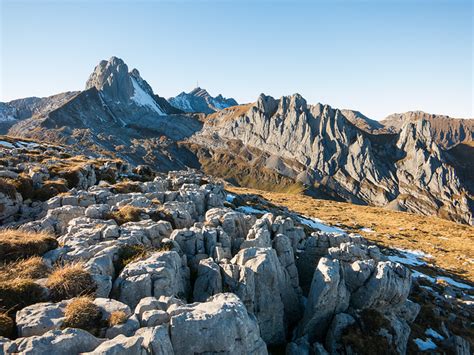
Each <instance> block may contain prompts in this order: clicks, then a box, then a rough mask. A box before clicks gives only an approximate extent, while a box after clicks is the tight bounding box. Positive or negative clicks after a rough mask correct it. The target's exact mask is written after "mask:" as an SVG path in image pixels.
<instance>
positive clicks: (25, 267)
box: [0, 256, 49, 281]
mask: <svg viewBox="0 0 474 355" xmlns="http://www.w3.org/2000/svg"><path fill="white" fill-rule="evenodd" d="M48 274H49V268H48V266H47V265H46V264H45V263H44V261H43V259H42V258H41V257H39V256H33V257H31V258H28V259H23V260H17V261H14V262H12V263H9V264H4V265H2V266H0V281H9V280H11V279H14V278H20V279H41V278H43V277H46V276H48Z"/></svg>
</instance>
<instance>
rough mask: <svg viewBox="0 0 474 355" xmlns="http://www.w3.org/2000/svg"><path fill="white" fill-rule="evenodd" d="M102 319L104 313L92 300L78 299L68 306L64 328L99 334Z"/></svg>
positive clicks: (86, 298) (65, 312) (87, 298)
mask: <svg viewBox="0 0 474 355" xmlns="http://www.w3.org/2000/svg"><path fill="white" fill-rule="evenodd" d="M101 318H102V312H101V310H100V308H99V307H98V306H97V305H95V304H94V302H92V299H91V298H89V297H77V298H75V299H73V300H72V301H71V302H70V303H69V304H68V305H67V306H66V309H65V311H64V323H63V328H79V329H84V330H87V331H88V332H90V333H92V334H97V333H98V330H99V328H100V327H101Z"/></svg>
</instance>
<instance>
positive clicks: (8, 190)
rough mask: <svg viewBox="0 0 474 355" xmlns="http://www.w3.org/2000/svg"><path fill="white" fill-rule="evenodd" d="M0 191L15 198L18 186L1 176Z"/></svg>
mask: <svg viewBox="0 0 474 355" xmlns="http://www.w3.org/2000/svg"><path fill="white" fill-rule="evenodd" d="M0 193H2V194H4V195H6V196H8V197H10V198H12V199H14V198H15V196H16V188H15V185H13V184H12V183H11V182H9V181H8V180H7V179H3V178H0Z"/></svg>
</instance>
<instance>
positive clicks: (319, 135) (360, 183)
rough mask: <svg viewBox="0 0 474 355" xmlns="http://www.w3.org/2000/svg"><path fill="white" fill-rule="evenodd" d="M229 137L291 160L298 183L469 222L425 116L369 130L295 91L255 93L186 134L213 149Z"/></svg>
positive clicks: (469, 215)
mask: <svg viewBox="0 0 474 355" xmlns="http://www.w3.org/2000/svg"><path fill="white" fill-rule="evenodd" d="M211 137H212V138H211ZM229 139H237V140H240V141H242V143H243V144H244V145H247V146H251V147H255V148H258V149H261V150H263V151H265V152H267V153H269V154H272V155H275V156H279V157H281V158H283V159H287V160H294V161H297V162H299V163H300V164H302V165H303V166H304V167H306V169H307V171H305V173H304V177H305V183H309V184H311V185H319V186H320V185H323V186H325V188H326V190H330V191H331V192H332V193H333V194H335V195H337V196H338V197H340V198H341V199H343V200H347V201H352V202H357V203H366V204H371V205H376V206H389V207H393V208H397V209H401V210H409V211H416V212H418V213H422V214H436V213H439V214H445V215H449V217H450V218H453V219H455V220H458V221H463V222H466V223H472V213H471V211H470V210H469V206H468V203H469V202H468V200H469V197H468V194H467V193H466V191H465V190H464V189H463V188H462V187H461V183H460V181H459V179H458V178H457V176H456V174H455V171H454V169H453V168H452V167H451V166H449V165H448V164H447V163H446V161H445V158H444V155H443V152H442V150H441V149H440V147H439V146H438V145H437V144H436V143H435V141H434V139H433V138H432V135H431V132H430V124H429V122H428V121H418V122H411V121H408V122H406V123H405V125H404V126H403V127H402V128H401V130H400V132H399V133H398V134H379V135H371V134H369V133H367V132H364V131H363V130H361V129H359V128H357V127H356V126H354V125H353V124H352V123H351V122H349V120H348V119H347V118H346V117H345V116H344V115H343V114H342V112H341V111H339V110H337V109H333V108H331V107H330V106H328V105H322V104H317V105H308V104H307V103H306V101H305V100H304V98H302V97H301V96H300V95H298V94H296V95H292V96H288V97H282V98H281V99H278V100H276V99H274V98H272V97H270V96H265V95H261V96H260V97H259V98H258V100H257V102H256V103H255V104H252V105H247V106H245V107H243V108H242V110H238V109H233V110H231V109H227V110H223V111H220V112H218V113H216V114H214V115H211V116H209V118H208V120H207V121H206V123H205V125H204V128H203V130H202V131H201V132H199V133H198V134H197V135H196V136H195V137H193V138H192V140H193V142H195V143H199V142H201V144H205V145H207V146H209V147H211V148H214V149H218V148H219V147H220V146H222V144H223V142H224V141H225V140H229ZM203 142H204V143H203ZM301 173H302V171H299V172H298V171H296V172H294V174H293V176H296V179H298V177H299V176H302V175H303V174H301ZM308 177H309V178H308Z"/></svg>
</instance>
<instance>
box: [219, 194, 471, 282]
mask: <svg viewBox="0 0 474 355" xmlns="http://www.w3.org/2000/svg"><path fill="white" fill-rule="evenodd" d="M227 190H228V191H230V192H233V193H237V194H258V195H261V196H262V197H264V198H265V199H267V200H268V201H270V202H271V203H273V204H275V205H280V206H285V207H288V208H289V209H291V210H294V211H295V212H298V213H301V214H304V215H306V216H310V217H316V218H319V219H321V220H323V221H324V222H326V223H327V224H329V225H337V226H339V227H342V228H344V229H346V230H347V231H349V232H355V233H358V234H361V235H363V236H364V237H365V238H366V239H367V240H369V241H371V242H374V243H377V244H378V245H380V246H383V247H390V248H403V249H411V250H421V251H423V252H424V253H427V254H430V255H432V256H433V258H430V259H429V260H428V262H430V263H432V264H434V266H436V267H439V268H442V269H444V270H446V271H448V272H449V273H452V274H454V275H457V276H459V277H461V278H463V279H465V280H469V281H471V282H474V227H472V226H468V225H463V224H458V223H454V222H451V221H447V220H444V219H441V218H438V217H427V216H420V215H416V214H413V213H407V212H396V211H391V210H387V209H384V208H377V207H368V206H360V205H353V204H349V203H344V202H335V201H328V200H319V199H314V198H311V197H308V196H304V195H302V194H288V193H278V192H268V191H262V190H255V189H247V188H238V187H233V186H228V187H227ZM362 228H370V230H368V229H362Z"/></svg>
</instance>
